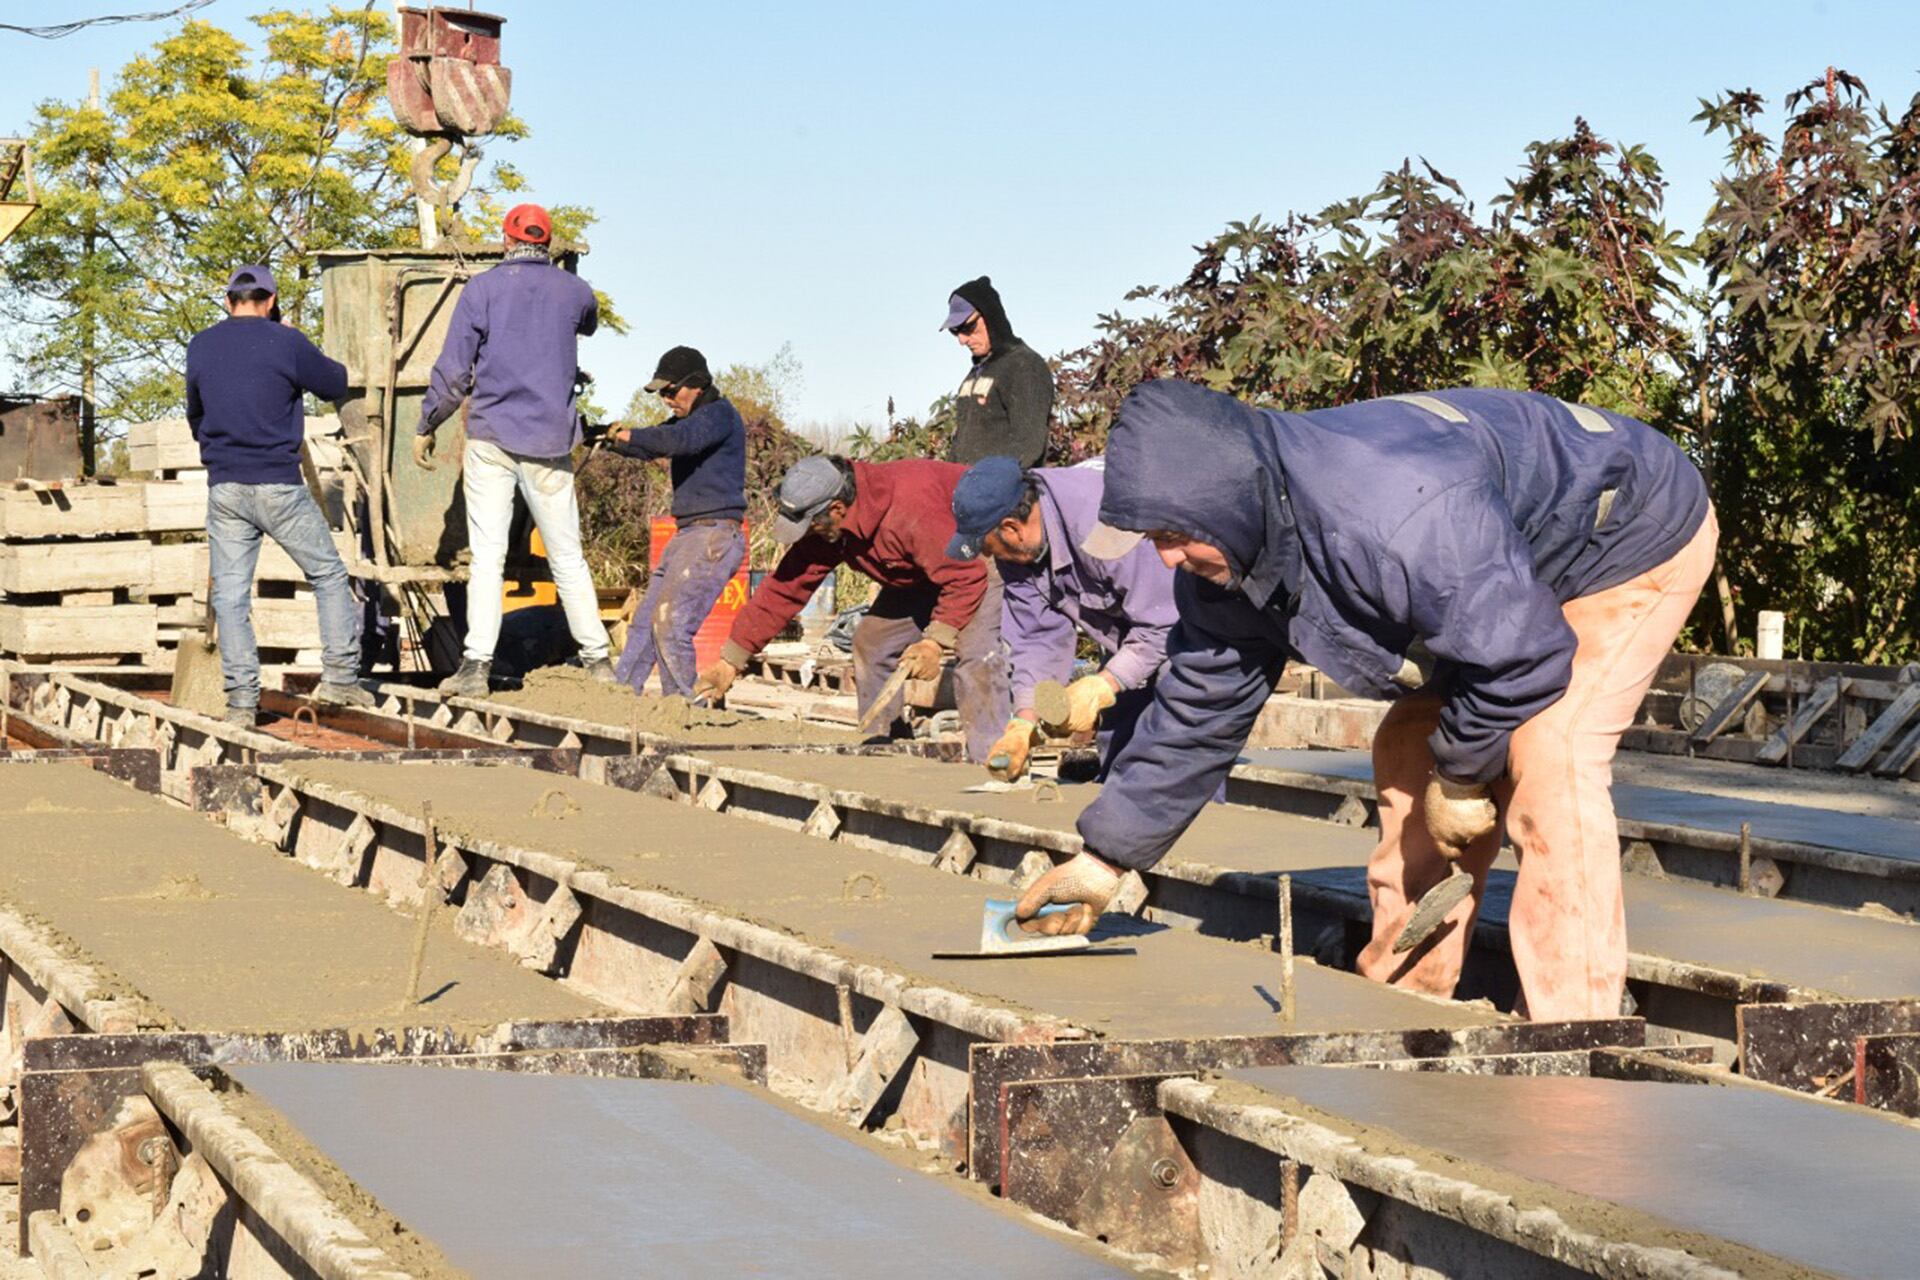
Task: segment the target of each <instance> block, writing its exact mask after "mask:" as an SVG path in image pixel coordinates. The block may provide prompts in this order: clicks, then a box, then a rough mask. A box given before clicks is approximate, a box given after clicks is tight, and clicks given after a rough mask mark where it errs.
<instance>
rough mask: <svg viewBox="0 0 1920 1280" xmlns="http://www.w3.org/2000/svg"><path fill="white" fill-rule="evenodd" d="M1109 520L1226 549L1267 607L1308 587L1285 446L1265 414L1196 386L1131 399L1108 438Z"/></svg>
mask: <svg viewBox="0 0 1920 1280" xmlns="http://www.w3.org/2000/svg"><path fill="white" fill-rule="evenodd" d="M1100 519H1101V521H1102V522H1104V523H1106V524H1110V525H1113V526H1114V527H1115V528H1119V529H1131V530H1135V531H1138V532H1146V531H1148V530H1152V529H1164V530H1166V531H1168V532H1170V533H1177V534H1181V535H1184V536H1185V537H1188V538H1192V539H1194V540H1195V541H1198V542H1204V543H1206V544H1207V545H1208V546H1210V547H1215V548H1218V549H1219V550H1220V551H1221V552H1222V553H1223V554H1224V555H1225V556H1226V558H1227V564H1228V566H1229V567H1230V568H1231V569H1232V570H1233V575H1234V579H1235V582H1236V584H1237V585H1238V586H1239V588H1240V590H1241V591H1242V592H1243V593H1245V595H1246V596H1247V598H1248V599H1249V600H1250V601H1252V603H1253V604H1254V605H1255V606H1256V607H1258V608H1261V609H1265V608H1268V607H1269V605H1270V604H1272V603H1273V602H1274V597H1275V595H1276V593H1279V592H1281V591H1283V590H1284V592H1285V593H1286V597H1287V600H1288V601H1289V602H1290V601H1291V600H1292V599H1293V598H1294V597H1296V596H1297V595H1298V593H1299V589H1300V561H1301V548H1300V539H1299V536H1298V533H1297V531H1296V529H1295V523H1294V516H1293V509H1292V505H1291V504H1290V503H1289V501H1288V498H1287V480H1286V470H1285V468H1284V467H1283V466H1282V465H1281V461H1280V450H1279V446H1278V444H1277V443H1276V441H1275V438H1274V433H1273V430H1272V429H1271V427H1270V426H1269V425H1268V422H1267V419H1266V415H1265V414H1264V413H1262V411H1261V410H1258V409H1255V408H1252V407H1251V406H1249V405H1245V404H1242V403H1241V402H1240V401H1238V400H1236V399H1234V398H1233V397H1232V396H1228V395H1222V394H1221V393H1220V392H1218V391H1209V390H1208V389H1207V388H1205V387H1202V386H1199V385H1197V384H1195V383H1191V382H1179V381H1175V380H1172V379H1163V380H1161V381H1158V382H1147V383H1142V384H1141V385H1140V386H1138V387H1135V388H1134V389H1133V390H1132V391H1131V392H1129V393H1128V395H1127V398H1126V400H1125V401H1124V402H1123V403H1122V404H1121V406H1120V413H1119V416H1118V418H1117V419H1116V420H1115V422H1114V426H1113V430H1112V432H1111V433H1110V434H1109V435H1108V437H1107V470H1106V493H1105V495H1104V496H1103V497H1102V499H1101V502H1100Z"/></svg>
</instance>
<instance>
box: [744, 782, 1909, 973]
mask: <svg viewBox="0 0 1920 1280" xmlns="http://www.w3.org/2000/svg"><path fill="white" fill-rule="evenodd" d="M1299 754H1302V755H1319V756H1327V755H1333V754H1334V753H1326V752H1313V753H1299ZM1355 754H1357V753H1354V754H1349V755H1335V759H1336V760H1340V761H1347V762H1351V761H1352V760H1353V759H1354V758H1355ZM1359 758H1360V759H1361V760H1362V762H1363V764H1364V757H1363V756H1362V757H1359ZM716 759H718V757H716ZM723 762H724V763H725V764H726V765H728V766H730V767H734V768H743V769H754V770H757V771H760V772H763V773H769V774H774V775H777V776H779V777H785V778H795V779H798V780H801V781H806V782H811V783H816V784H818V785H821V786H827V787H834V788H838V789H844V790H857V791H861V792H864V793H866V794H870V795H875V796H879V797H882V798H884V799H887V800H893V801H901V802H906V803H911V804H915V805H920V806H923V807H926V808H929V809H939V810H947V811H954V812H978V813H981V814H984V815H986V816H988V817H993V818H998V819H1002V820H1004V821H1008V822H1020V823H1025V824H1028V825H1030V826H1036V827H1043V828H1046V829H1049V830H1055V831H1063V832H1069V833H1071V832H1072V831H1073V824H1074V820H1075V819H1076V818H1078V816H1079V814H1080V811H1081V810H1082V809H1084V808H1085V807H1086V806H1087V805H1088V804H1090V803H1092V801H1093V798H1094V797H1095V796H1096V795H1098V794H1099V788H1098V787H1097V786H1095V785H1094V784H1092V783H1083V784H1077V785H1076V784H1069V785H1063V786H1062V787H1061V788H1060V796H1061V798H1060V799H1059V800H1058V801H1042V800H1038V799H1036V798H1035V797H1034V795H1033V793H1032V792H1004V793H997V794H996V793H970V792H967V791H966V790H964V788H966V787H969V786H973V785H975V784H976V783H977V782H978V780H979V776H980V774H981V771H980V770H979V769H977V768H975V767H972V766H968V765H956V764H942V763H939V762H937V761H931V760H915V759H910V758H904V757H877V758H871V759H859V760H848V759H844V758H835V757H832V756H824V755H793V754H783V753H779V752H771V751H767V752H738V753H729V754H728V755H727V756H726V757H725V758H724V761H723ZM1336 767H1350V765H1348V766H1336ZM1362 776H1364V775H1362ZM1916 834H1917V835H1920V832H1916ZM1374 843H1375V837H1374V836H1373V835H1372V834H1371V833H1369V832H1366V831H1362V830H1357V829H1354V828H1351V827H1343V826H1338V825H1336V824H1333V823H1327V822H1315V821H1313V820H1311V819H1307V818H1297V817H1293V816H1291V815H1288V814H1282V813H1274V812H1271V811H1267V810H1261V809H1253V808H1249V807H1246V806H1241V805H1224V804H1217V805H1209V806H1208V807H1207V808H1206V809H1205V810H1203V811H1202V813H1201V815H1200V817H1199V819H1198V820H1197V821H1195V823H1194V825H1193V826H1192V828H1190V829H1189V830H1188V832H1187V834H1186V835H1185V836H1183V837H1182V838H1181V840H1180V842H1179V843H1178V844H1176V845H1175V846H1174V848H1173V852H1172V853H1171V854H1170V855H1169V856H1170V858H1173V859H1177V860H1180V861H1185V862H1193V863H1200V864H1204V865H1206V866H1211V867H1218V868H1224V869H1227V870H1232V871H1246V872H1253V873H1256V874H1260V873H1278V872H1282V871H1285V872H1288V873H1290V874H1292V875H1293V876H1294V877H1295V878H1296V879H1297V880H1298V881H1300V882H1302V883H1306V884H1315V885H1321V886H1324V887H1327V888H1334V889H1342V890H1345V891H1346V892H1348V893H1351V894H1355V895H1360V896H1364V895H1365V894H1366V865H1367V858H1368V856H1369V855H1370V854H1371V853H1372V851H1373V847H1374ZM1911 856H1920V849H1916V850H1914V851H1913V853H1912V855H1911ZM1515 870H1516V864H1515V862H1514V861H1513V859H1512V857H1511V856H1510V855H1502V858H1501V860H1500V861H1499V862H1498V863H1496V865H1495V868H1494V872H1493V875H1492V878H1491V883H1490V884H1489V885H1488V892H1487V897H1486V901H1485V904H1484V906H1483V908H1482V912H1481V918H1482V919H1484V920H1486V921H1489V922H1491V923H1495V924H1505V922H1506V919H1507V912H1508V909H1509V907H1510V906H1511V904H1512V895H1513V884H1514V875H1515ZM1625 892H1626V907H1627V943H1628V946H1629V947H1631V948H1632V950H1633V952H1634V953H1635V954H1638V955H1646V956H1654V957H1659V958H1662V959H1666V960H1672V961H1678V962H1684V963H1687V964H1691V965H1696V966H1702V967H1706V968H1711V969H1714V970H1718V971H1720V972H1723V973H1733V974H1739V975H1741V976H1744V977H1750V978H1757V979H1761V980H1764V981H1768V982H1779V983H1786V984H1788V985H1790V986H1796V987H1801V988H1805V989H1808V990H1815V991H1825V992H1831V993H1833V994H1835V995H1839V996H1844V997H1847V998H1850V999H1877V998H1890V997H1895V996H1911V995H1915V994H1920V928H1916V927H1915V926H1913V925H1909V924H1903V923H1900V922H1898V921H1891V920H1879V919H1873V918H1870V917H1867V916H1862V915H1856V914H1853V913H1850V912H1843V911H1837V910H1834V909H1832V908H1828V907H1820V906H1813V905H1810V904H1807V903H1801V902H1792V901H1781V900H1769V899H1765V898H1747V897H1741V896H1739V895H1737V894H1733V893H1729V892H1727V891H1725V890H1723V889H1715V888H1712V887H1709V886H1707V885H1701V884H1694V883H1690V882H1687V881H1683V880H1654V879H1650V878H1647V877H1642V876H1628V877H1627V878H1626V881H1625Z"/></svg>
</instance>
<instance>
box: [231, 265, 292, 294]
mask: <svg viewBox="0 0 1920 1280" xmlns="http://www.w3.org/2000/svg"><path fill="white" fill-rule="evenodd" d="M251 289H265V290H266V291H267V292H268V293H279V292H280V286H279V285H277V284H275V283H274V282H273V272H271V271H269V270H267V264H266V263H264V262H256V263H253V264H252V265H250V266H245V267H235V268H234V269H233V274H232V275H231V276H229V277H228V278H227V292H228V293H246V292H247V291H249V290H251Z"/></svg>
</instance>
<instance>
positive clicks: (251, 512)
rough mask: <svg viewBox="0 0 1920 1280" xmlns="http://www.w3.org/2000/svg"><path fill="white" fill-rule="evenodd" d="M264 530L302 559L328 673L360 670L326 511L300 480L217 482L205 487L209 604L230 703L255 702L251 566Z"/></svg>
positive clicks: (349, 592)
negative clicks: (317, 614)
mask: <svg viewBox="0 0 1920 1280" xmlns="http://www.w3.org/2000/svg"><path fill="white" fill-rule="evenodd" d="M262 534H266V535H267V536H268V537H270V538H272V539H273V540H274V541H275V542H277V543H279V544H280V547H281V549H282V550H284V551H285V552H286V553H287V555H289V556H290V557H292V559H293V562H294V563H295V564H297V565H299V566H300V572H302V573H304V574H306V575H307V582H308V583H309V584H311V585H312V587H313V594H314V601H315V604H316V605H317V606H318V607H319V610H320V644H321V662H322V664H323V667H324V670H325V673H326V679H327V680H328V681H330V682H332V683H335V684H351V683H353V682H354V681H355V680H356V679H358V678H359V675H360V619H359V612H360V607H359V605H358V604H357V603H355V601H354V598H353V588H352V586H351V585H350V583H349V579H348V577H347V565H346V562H345V561H344V560H342V559H341V558H340V552H339V551H338V549H336V548H335V547H334V545H333V531H332V530H330V529H329V528H327V518H326V516H324V515H322V514H321V512H320V507H319V505H318V504H317V503H315V502H314V500H313V495H312V494H310V493H308V492H307V487H306V486H305V485H301V484H216V485H214V486H213V487H212V488H210V489H209V490H208V491H207V544H208V554H209V555H210V556H211V557H212V566H213V610H214V616H215V618H216V620H217V621H218V622H219V626H220V674H221V677H222V679H223V681H224V682H225V684H226V687H227V705H228V706H229V707H257V706H259V705H260V647H259V646H258V645H257V644H255V643H254V639H253V572H254V569H255V568H256V567H257V566H258V565H259V563H260V535H262Z"/></svg>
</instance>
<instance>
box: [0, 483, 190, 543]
mask: <svg viewBox="0 0 1920 1280" xmlns="http://www.w3.org/2000/svg"><path fill="white" fill-rule="evenodd" d="M203 522H204V517H203ZM146 527H147V522H146V512H145V509H144V507H143V506H142V504H141V496H140V486H138V485H119V484H113V485H100V484H72V485H63V486H61V487H60V488H57V489H53V488H44V487H43V488H33V489H5V490H0V535H3V536H5V537H7V538H10V539H24V538H97V537H100V536H102V535H104V534H111V533H143V532H145V531H146Z"/></svg>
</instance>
